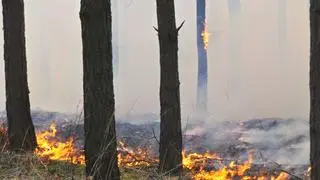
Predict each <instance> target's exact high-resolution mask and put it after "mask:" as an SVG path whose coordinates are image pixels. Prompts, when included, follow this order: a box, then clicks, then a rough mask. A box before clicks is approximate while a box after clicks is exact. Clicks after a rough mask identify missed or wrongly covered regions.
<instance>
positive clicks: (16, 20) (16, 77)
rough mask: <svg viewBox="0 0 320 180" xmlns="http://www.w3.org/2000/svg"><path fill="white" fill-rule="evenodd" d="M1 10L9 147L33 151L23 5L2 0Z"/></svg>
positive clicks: (34, 137)
mask: <svg viewBox="0 0 320 180" xmlns="http://www.w3.org/2000/svg"><path fill="white" fill-rule="evenodd" d="M2 8H3V29H4V61H5V81H6V99H7V102H6V109H7V118H8V134H9V144H10V148H11V149H12V150H34V149H35V147H36V146H37V141H36V136H35V131H34V126H33V123H32V119H31V115H30V101H29V88H28V78H27V58H26V47H25V24H24V4H23V1H22V0H2Z"/></svg>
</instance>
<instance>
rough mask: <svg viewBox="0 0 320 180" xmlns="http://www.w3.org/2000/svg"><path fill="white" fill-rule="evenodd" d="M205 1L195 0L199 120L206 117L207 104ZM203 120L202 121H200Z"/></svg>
mask: <svg viewBox="0 0 320 180" xmlns="http://www.w3.org/2000/svg"><path fill="white" fill-rule="evenodd" d="M206 23H207V22H206V0H197V48H198V86H197V113H198V115H200V116H199V118H204V117H205V115H207V104H208V62H207V61H208V60H207V50H206V48H205V43H204V40H203V32H204V31H205V26H206ZM201 120H203V119H201Z"/></svg>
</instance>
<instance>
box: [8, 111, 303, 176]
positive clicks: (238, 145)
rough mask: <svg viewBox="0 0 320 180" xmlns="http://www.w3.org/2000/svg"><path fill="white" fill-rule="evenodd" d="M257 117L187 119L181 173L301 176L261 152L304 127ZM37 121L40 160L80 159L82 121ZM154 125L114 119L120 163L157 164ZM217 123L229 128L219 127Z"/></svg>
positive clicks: (288, 142)
mask: <svg viewBox="0 0 320 180" xmlns="http://www.w3.org/2000/svg"><path fill="white" fill-rule="evenodd" d="M50 117H51V118H53V117H52V116H50ZM259 121H260V120H250V121H246V122H241V123H235V122H224V123H222V124H220V125H217V126H215V127H212V128H206V129H204V128H203V127H201V126H198V125H190V127H189V128H187V129H186V131H185V133H184V147H185V148H184V152H183V166H184V169H185V170H186V171H185V172H186V177H192V178H193V179H210V180H211V179H212V180H220V179H221V180H223V179H230V180H231V179H245V180H246V179H247V180H249V179H252V180H255V179H257V180H269V179H270V180H271V179H274V180H283V179H299V177H303V175H304V173H305V170H306V169H307V166H305V165H303V166H297V167H296V168H293V166H291V168H292V169H290V170H288V169H286V168H285V167H283V166H282V165H279V164H277V163H275V162H272V160H270V159H268V157H267V156H266V155H265V154H264V153H265V152H269V151H271V150H270V149H272V148H275V149H276V148H280V149H281V148H282V147H280V146H285V147H294V146H297V145H299V144H301V143H303V142H304V141H305V139H306V137H305V136H304V135H303V133H297V136H295V138H291V137H289V138H284V135H281V134H280V135H279V134H275V133H274V132H276V131H278V130H275V129H281V128H283V126H287V125H288V124H290V122H289V121H285V120H274V119H270V120H265V121H264V120H263V121H262V123H258V122H259ZM38 122H40V123H35V124H36V126H37V127H38V129H40V130H39V131H38V132H37V140H38V143H39V148H38V149H37V150H36V151H35V154H36V155H37V156H39V157H40V159H41V161H42V162H44V163H48V164H49V163H51V162H52V161H55V160H59V161H66V162H71V163H72V164H79V165H84V156H83V152H82V149H83V146H82V145H83V125H82V124H76V123H67V122H68V121H59V120H57V121H56V122H57V124H55V123H52V124H51V125H50V127H49V128H45V126H47V125H48V124H49V122H50V121H47V122H46V123H45V125H42V126H41V121H38ZM158 127H159V123H157V122H154V123H148V124H130V123H118V124H117V126H116V128H117V135H118V140H119V141H118V159H119V166H120V167H121V168H122V169H136V168H139V169H140V171H141V169H144V170H145V171H149V169H152V170H151V171H150V172H155V171H154V169H156V167H157V164H158V159H157V157H158V153H157V151H158V143H157V139H158V134H159V128H158ZM221 127H224V128H221ZM221 129H228V131H221ZM3 130H5V128H4V129H3ZM208 132H210V133H208ZM253 132H254V133H258V134H259V133H260V135H257V136H263V135H266V134H268V133H269V134H271V133H273V134H274V135H273V136H272V137H270V138H271V139H273V138H279V137H280V143H278V144H277V143H275V144H274V142H272V143H271V142H270V143H271V145H270V146H269V147H272V148H270V149H267V148H268V145H264V143H263V142H261V141H260V142H259V141H255V139H254V138H253V137H252V136H250V135H252V134H251V133H253ZM262 132H263V133H264V134H263V133H262ZM259 138H260V139H261V137H259ZM281 138H282V139H281ZM265 139H268V138H265ZM259 143H260V144H259ZM261 144H262V145H261ZM293 149H294V148H293ZM272 151H273V152H277V151H275V150H272ZM150 172H149V174H150ZM289 172H290V173H289Z"/></svg>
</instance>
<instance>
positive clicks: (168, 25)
mask: <svg viewBox="0 0 320 180" xmlns="http://www.w3.org/2000/svg"><path fill="white" fill-rule="evenodd" d="M157 18H158V36H159V47H160V73H161V75H160V76H161V77H160V107H161V124H160V130H161V132H160V149H159V152H160V167H159V168H160V171H161V172H168V171H170V174H172V175H178V174H180V173H181V171H182V166H181V165H182V153H181V152H182V133H181V112H180V90H179V86H180V82H179V72H178V30H177V28H176V21H175V9H174V0H157Z"/></svg>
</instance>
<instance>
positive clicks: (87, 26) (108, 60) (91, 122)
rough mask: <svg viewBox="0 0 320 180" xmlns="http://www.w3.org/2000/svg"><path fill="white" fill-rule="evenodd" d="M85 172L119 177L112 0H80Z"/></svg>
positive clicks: (112, 177) (113, 177)
mask: <svg viewBox="0 0 320 180" xmlns="http://www.w3.org/2000/svg"><path fill="white" fill-rule="evenodd" d="M80 19H81V27H82V45H83V91H84V116H85V117H84V130H85V158H86V173H87V175H88V176H93V178H94V179H120V172H119V168H118V159H117V150H116V147H117V143H116V130H115V117H114V110H115V100H114V87H113V71H112V32H111V28H112V25H111V4H110V0H95V1H92V0H81V10H80Z"/></svg>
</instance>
